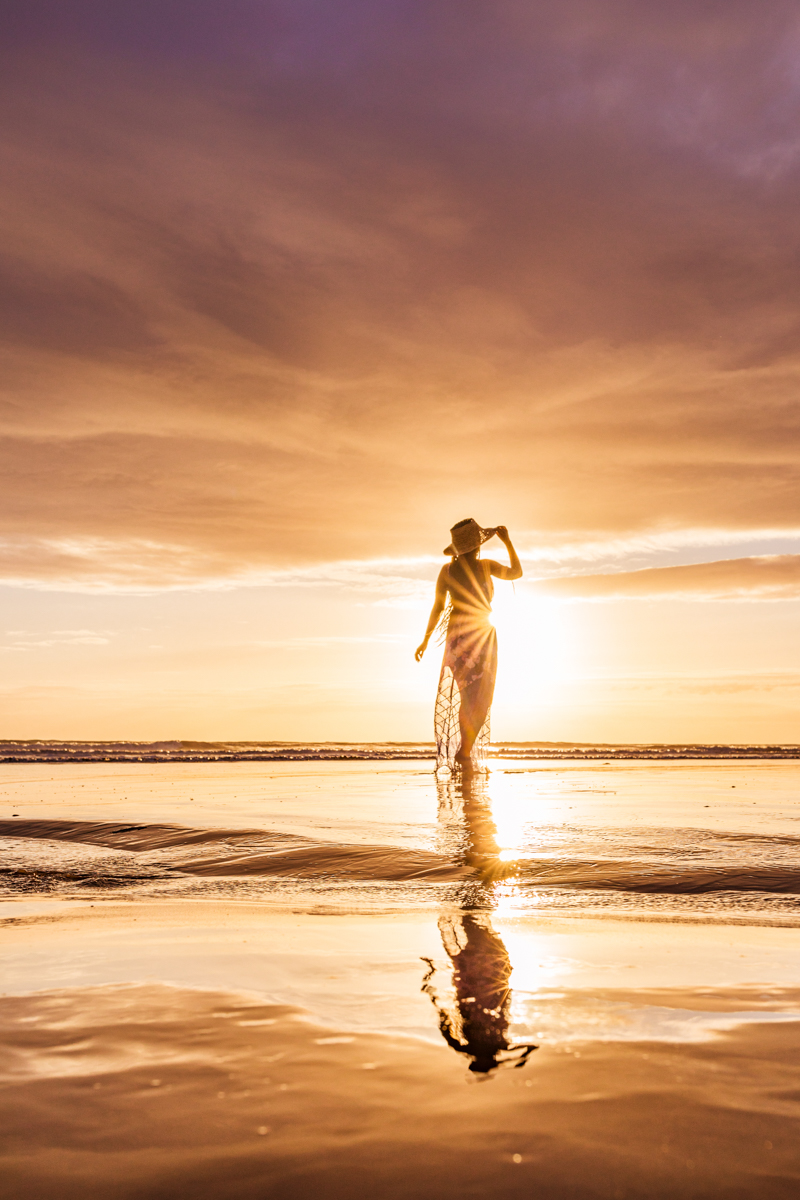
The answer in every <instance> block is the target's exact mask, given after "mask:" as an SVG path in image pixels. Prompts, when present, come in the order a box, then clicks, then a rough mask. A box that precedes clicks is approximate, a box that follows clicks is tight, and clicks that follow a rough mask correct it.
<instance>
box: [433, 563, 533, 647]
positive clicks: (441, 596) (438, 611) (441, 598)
mask: <svg viewBox="0 0 800 1200" xmlns="http://www.w3.org/2000/svg"><path fill="white" fill-rule="evenodd" d="M521 573H522V572H520V574H521ZM447 582H448V574H447V567H446V566H445V567H442V569H441V571H440V572H439V578H438V579H437V580H436V596H435V598H434V601H433V608H432V609H431V615H430V617H429V618H428V628H427V629H426V630H425V637H424V638H423V640H422V642H421V643H420V644H419V646H417V648H416V650H415V651H414V658H415V659H416V660H417V662H419V660H420V659H421V658H422V656H423V654H424V653H425V651H426V650H427V648H428V642H429V641H430V637H431V634H432V633H433V631H434V629H435V628H436V626H437V625H438V624H439V618H440V617H441V615H442V613H443V612H444V606H445V604H446V603H447Z"/></svg>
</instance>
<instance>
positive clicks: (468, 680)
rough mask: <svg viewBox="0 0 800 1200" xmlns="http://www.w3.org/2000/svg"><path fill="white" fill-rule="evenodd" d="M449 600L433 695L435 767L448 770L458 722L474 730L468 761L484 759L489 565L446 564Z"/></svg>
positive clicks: (490, 647)
mask: <svg viewBox="0 0 800 1200" xmlns="http://www.w3.org/2000/svg"><path fill="white" fill-rule="evenodd" d="M447 572H448V589H449V592H450V602H451V606H450V609H449V614H448V615H447V627H446V636H445V645H444V657H443V659H442V670H441V674H440V675H439V689H438V692H437V695H436V709H435V713H434V728H435V731H436V770H437V771H444V770H451V771H452V770H453V768H454V766H455V757H456V755H457V754H458V752H459V750H460V749H461V730H462V726H463V727H467V728H469V729H470V730H471V731H473V732H475V733H476V737H475V744H474V746H473V749H472V756H471V758H472V763H473V765H474V766H476V767H480V766H482V765H483V763H484V761H485V758H486V750H487V747H488V745H489V734H490V728H489V726H490V712H491V707H492V697H493V696H494V684H495V677H496V675H497V634H496V633H495V629H494V626H493V625H492V623H491V621H490V619H489V618H490V615H491V611H492V608H491V604H492V596H493V595H494V585H493V583H492V577H491V575H490V574H489V567H488V566H487V564H486V563H484V562H481V561H480V559H478V561H477V563H476V564H475V570H473V568H472V566H471V565H470V563H469V561H468V560H466V559H456V560H455V561H454V562H453V563H451V565H450V566H449V567H448V568H447Z"/></svg>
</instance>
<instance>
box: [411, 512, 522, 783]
mask: <svg viewBox="0 0 800 1200" xmlns="http://www.w3.org/2000/svg"><path fill="white" fill-rule="evenodd" d="M450 535H451V538H452V541H451V543H450V545H449V546H448V547H447V548H446V549H445V551H444V553H445V554H449V555H450V556H451V558H452V561H451V562H450V563H448V564H447V566H444V567H442V569H441V571H440V572H439V578H438V579H437V581H436V598H435V600H434V603H433V608H432V609H431V615H430V619H429V621H428V628H427V629H426V631H425V637H424V639H423V641H422V644H421V645H420V646H418V647H417V650H416V659H417V662H419V660H420V659H421V658H422V656H423V654H424V653H425V650H426V648H427V645H428V641H429V640H430V636H431V634H432V633H433V631H434V629H435V628H436V626H437V625H438V624H439V621H440V620H442V615H443V614H444V619H443V626H444V628H445V631H446V634H445V647H444V658H443V660H442V671H441V675H440V676H439V691H438V694H437V697H436V711H435V717H434V725H435V728H436V755H437V763H436V765H437V769H438V768H440V767H451V768H452V767H453V766H460V767H462V768H464V767H469V766H474V765H476V763H477V762H478V761H479V760H480V758H481V755H482V752H483V750H484V749H485V746H486V744H487V743H488V741H489V711H490V709H491V707H492V697H493V696H494V682H495V676H496V674H497V634H496V633H495V630H494V626H493V625H492V624H491V622H490V620H489V615H490V613H491V611H492V608H491V605H492V596H493V594H494V584H493V583H492V577H494V578H495V579H519V578H520V577H521V575H522V567H521V565H520V561H519V558H518V556H517V552H516V550H515V549H514V547H513V545H512V544H511V538H510V537H509V536H508V530H507V529H506V527H505V525H498V526H496V527H495V528H492V529H484V528H482V527H481V526H480V525H479V524H478V522H477V521H474V520H473V519H472V518H471V517H468V518H467V520H465V521H459V522H458V524H457V525H454V526H453V528H452V529H451V530H450ZM495 535H497V537H499V538H500V541H501V542H503V543H504V545H505V547H506V549H507V550H508V557H509V559H510V561H511V565H510V566H508V567H506V566H503V564H502V563H499V562H495V561H494V559H486V560H481V557H480V548H481V546H482V545H483V543H484V542H485V541H488V539H489V538H491V537H494V536H495ZM448 601H449V606H448Z"/></svg>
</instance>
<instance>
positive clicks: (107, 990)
mask: <svg viewBox="0 0 800 1200" xmlns="http://www.w3.org/2000/svg"><path fill="white" fill-rule="evenodd" d="M795 772H796V766H795V765H793V764H791V763H785V762H761V763H751V762H748V763H735V762H728V763H723V764H719V763H708V762H703V763H668V764H658V763H630V762H625V763H619V762H616V763H613V762H612V763H610V764H609V765H608V766H603V765H602V764H600V765H598V764H596V763H585V762H578V763H571V764H564V763H558V764H541V763H539V764H536V765H535V766H531V765H528V766H525V767H522V768H521V767H520V765H519V764H518V763H513V762H511V761H509V762H505V763H504V762H499V763H497V764H495V765H494V769H493V771H492V773H491V774H490V775H489V776H488V778H485V779H482V780H479V781H477V784H476V785H475V786H473V787H472V788H471V789H470V788H467V789H466V791H465V790H464V789H463V788H459V787H454V786H453V785H452V784H448V783H444V784H443V783H441V782H440V783H439V784H438V785H437V782H436V780H435V779H434V777H433V776H432V775H431V773H430V770H429V768H428V767H427V765H426V764H425V763H423V762H419V763H412V764H405V763H403V764H398V763H389V762H386V763H375V762H363V763H330V762H325V763H313V762H311V763H308V762H307V763H302V764H298V763H275V764H269V765H268V766H266V767H265V765H264V764H262V763H235V764H230V763H215V764H209V763H202V764H191V765H190V764H181V763H166V764H163V763H158V764H136V765H132V764H128V763H125V764H114V763H89V764H78V763H69V764H64V765H61V764H47V765H46V766H44V765H42V764H39V765H33V764H13V765H12V764H6V765H4V766H3V767H2V768H0V806H2V807H1V808H0V848H1V849H2V852H3V873H2V883H3V895H2V898H0V965H1V966H2V979H3V984H2V995H0V1045H1V1046H2V1058H1V1059H0V1062H1V1063H2V1068H1V1069H2V1085H1V1088H0V1107H1V1108H2V1122H1V1124H2V1129H3V1137H2V1142H3V1169H2V1183H0V1194H2V1195H4V1196H8V1197H12V1196H13V1197H17V1196H21V1195H25V1196H26V1197H28V1196H30V1197H35V1198H37V1197H41V1198H42V1200H45V1198H46V1200H51V1198H55V1197H72V1196H75V1197H77V1196H97V1197H101V1196H108V1195H115V1196H120V1197H126V1198H127V1197H131V1198H138V1197H162V1196H163V1197H166V1196H168V1195H169V1196H173V1195H183V1194H197V1195H199V1196H205V1197H228V1196H230V1197H251V1196H252V1197H256V1196H274V1197H295V1196H297V1197H300V1196H303V1197H305V1196H309V1195H326V1196H328V1195H330V1196H333V1197H340V1196H341V1197H347V1198H350V1197H357V1196H362V1195H364V1194H367V1193H375V1194H378V1195H382V1196H383V1195H386V1196H397V1197H406V1196H422V1197H427V1196H431V1197H433V1196H434V1195H435V1196H453V1197H455V1196H461V1195H484V1196H499V1197H504V1196H509V1197H513V1196H523V1195H525V1196H528V1195H531V1194H535V1195H541V1196H544V1197H566V1196H570V1197H572V1196H577V1197H583V1196H586V1197H590V1196H597V1197H617V1196H629V1197H644V1196H663V1197H671V1196H681V1197H682V1196H686V1197H689V1196H692V1197H709V1198H711V1197H737V1198H738V1197H742V1198H744V1197H747V1198H749V1197H753V1198H755V1197H764V1196H766V1197H784V1196H785V1197H789V1196H794V1195H795V1194H796V1193H797V1189H798V1176H800V1154H798V1151H797V1148H796V1136H795V1135H796V1127H797V1126H796V1122H797V1117H798V1114H800V1088H798V1083H797V1081H798V1078H800V1076H799V1075H798V1068H800V912H798V899H797V898H798V893H800V886H798V854H797V850H798V847H799V846H800V830H799V829H798V820H799V819H800V814H798V812H797V811H796V800H795V779H796V776H795ZM14 814H18V815H14Z"/></svg>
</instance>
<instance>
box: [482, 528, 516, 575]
mask: <svg viewBox="0 0 800 1200" xmlns="http://www.w3.org/2000/svg"><path fill="white" fill-rule="evenodd" d="M497 536H498V537H499V538H500V541H501V542H502V543H503V545H504V546H505V548H506V550H507V551H508V557H509V558H510V559H511V566H510V567H504V566H503V564H502V563H499V562H495V561H494V559H493V558H491V559H489V560H488V562H487V564H486V565H487V566H488V568H489V574H490V575H494V576H495V578H496V579H521V578H522V563H521V562H520V561H519V555H518V554H517V552H516V550H515V549H514V547H513V545H512V542H511V538H510V537H509V536H508V530H507V529H506V527H505V525H498V527H497Z"/></svg>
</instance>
